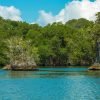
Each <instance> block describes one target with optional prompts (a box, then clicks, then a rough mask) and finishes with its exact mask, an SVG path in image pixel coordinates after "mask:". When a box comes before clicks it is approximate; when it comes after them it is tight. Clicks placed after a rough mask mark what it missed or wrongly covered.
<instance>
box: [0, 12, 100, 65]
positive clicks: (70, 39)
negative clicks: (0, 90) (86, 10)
mask: <svg viewBox="0 0 100 100" xmlns="http://www.w3.org/2000/svg"><path fill="white" fill-rule="evenodd" d="M96 17H97V20H96V21H95V23H94V22H92V21H88V20H86V19H84V18H80V19H77V20H76V19H73V20H70V21H68V22H66V24H62V23H53V24H51V25H50V24H48V25H47V26H45V27H41V26H39V25H38V24H28V23H26V22H16V21H10V20H4V19H2V18H1V17H0V64H3V65H4V64H7V63H9V59H8V58H9V57H8V58H7V55H5V51H7V47H9V46H10V44H9V42H7V43H8V44H6V45H5V42H4V41H6V40H11V39H12V40H11V41H12V42H11V43H12V45H13V46H15V48H16V45H17V44H16V42H18V43H19V42H20V43H21V45H20V46H21V47H22V48H24V49H26V51H27V53H29V54H28V56H29V57H31V58H32V57H33V58H34V60H35V62H36V63H37V64H38V65H50V66H51V65H52V66H57V65H68V64H72V65H77V64H78V65H83V64H85V65H89V64H91V63H93V62H94V60H95V55H96V53H95V44H96V41H97V40H99V39H100V12H99V13H97V14H96ZM16 37H17V38H16ZM16 39H17V40H16ZM21 39H22V40H21ZM15 40H16V41H15ZM27 41H31V42H29V43H27ZM16 50H17V49H15V50H13V51H14V53H16V55H18V54H19V55H20V53H18V52H19V51H16ZM9 52H10V51H9ZM9 52H8V54H9ZM24 54H25V55H27V54H26V52H24ZM11 58H13V56H12V57H11ZM13 62H14V61H13Z"/></svg>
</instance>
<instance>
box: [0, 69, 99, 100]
mask: <svg viewBox="0 0 100 100" xmlns="http://www.w3.org/2000/svg"><path fill="white" fill-rule="evenodd" d="M0 100H100V71H88V70H87V68H40V70H39V71H4V70H0Z"/></svg>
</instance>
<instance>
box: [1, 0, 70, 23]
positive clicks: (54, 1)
mask: <svg viewBox="0 0 100 100" xmlns="http://www.w3.org/2000/svg"><path fill="white" fill-rule="evenodd" d="M70 1H72V0H0V5H2V6H15V7H16V8H18V9H19V10H20V11H21V16H22V19H23V20H25V21H27V22H32V21H33V20H36V18H37V17H38V15H39V11H40V10H45V11H46V12H52V13H53V14H54V15H56V14H57V13H58V12H59V11H60V10H61V9H62V8H64V6H65V4H66V3H68V2H70Z"/></svg>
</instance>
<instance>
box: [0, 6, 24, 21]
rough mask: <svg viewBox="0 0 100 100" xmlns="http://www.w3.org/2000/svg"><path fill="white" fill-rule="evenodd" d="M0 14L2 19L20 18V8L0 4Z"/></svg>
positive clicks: (19, 19)
mask: <svg viewBox="0 0 100 100" xmlns="http://www.w3.org/2000/svg"><path fill="white" fill-rule="evenodd" d="M0 16H1V17H3V18H4V19H11V20H14V21H21V20H22V18H21V13H20V10H18V9H17V8H15V7H14V6H10V7H7V6H0Z"/></svg>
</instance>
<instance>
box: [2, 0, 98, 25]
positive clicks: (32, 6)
mask: <svg viewBox="0 0 100 100" xmlns="http://www.w3.org/2000/svg"><path fill="white" fill-rule="evenodd" d="M91 1H92V4H91ZM91 1H90V0H76V1H74V0H0V6H1V7H3V10H2V8H1V9H0V10H1V11H2V13H0V15H1V16H2V17H4V18H6V19H7V14H9V17H8V19H14V17H13V18H12V17H11V18H10V13H11V15H12V12H10V11H9V12H7V11H8V10H7V7H8V8H9V7H11V6H13V7H14V8H15V9H18V10H19V11H20V13H21V15H20V14H18V12H17V13H15V12H16V11H15V12H14V11H13V12H14V13H15V15H16V16H17V17H18V15H19V16H20V17H21V19H22V20H23V21H26V22H29V23H34V22H38V23H41V24H47V23H49V22H54V21H62V22H65V21H67V20H69V19H73V18H80V17H84V18H87V19H89V18H90V17H91V18H92V13H93V14H94V13H95V12H98V11H100V7H99V4H100V0H91ZM67 4H69V5H67ZM82 5H84V6H83V8H82V9H84V10H83V14H81V15H80V13H81V10H82V9H80V8H81V6H82ZM85 5H86V6H85ZM5 7H6V10H5ZM97 7H98V8H97ZM12 9H13V8H12ZM63 9H64V11H62V10H63ZM75 9H76V10H75ZM86 11H89V14H87V13H86V14H85V12H86ZM92 11H93V12H92ZM3 12H5V13H6V12H7V13H6V14H4V13H3ZM70 12H71V13H70ZM63 14H64V15H63ZM73 15H75V17H73ZM85 15H86V16H85ZM90 15H91V16H90ZM12 16H13V15H12ZM66 16H67V17H68V18H67V17H66ZM89 16H90V17H89ZM47 17H48V18H47ZM62 17H63V18H62ZM91 18H90V19H91ZM54 19H55V20H54ZM65 19H66V20H65ZM48 20H49V21H48Z"/></svg>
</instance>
